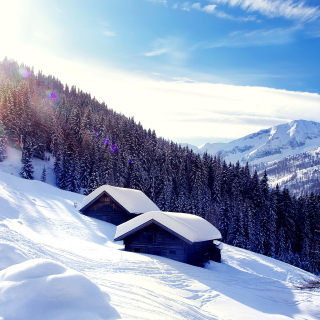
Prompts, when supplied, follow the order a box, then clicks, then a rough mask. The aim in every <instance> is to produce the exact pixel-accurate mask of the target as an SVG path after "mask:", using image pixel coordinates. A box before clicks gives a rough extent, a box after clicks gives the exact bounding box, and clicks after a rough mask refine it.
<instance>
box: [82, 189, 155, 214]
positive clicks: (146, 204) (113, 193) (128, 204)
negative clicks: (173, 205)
mask: <svg viewBox="0 0 320 320" xmlns="http://www.w3.org/2000/svg"><path fill="white" fill-rule="evenodd" d="M103 193H107V194H108V195H109V196H110V197H111V198H112V199H113V200H114V201H115V202H117V203H118V204H119V205H120V206H121V207H123V208H124V209H125V210H126V211H128V212H129V213H135V214H140V213H144V212H148V211H152V210H160V209H159V208H158V207H157V206H156V204H155V203H154V202H153V201H152V200H150V199H149V198H148V197H147V196H146V195H145V194H144V193H143V192H142V191H140V190H134V189H129V188H119V187H113V186H109V185H103V186H101V187H99V188H97V189H96V190H94V191H93V192H91V193H90V194H89V195H87V196H86V197H85V198H84V199H83V201H82V205H81V208H80V209H79V210H80V211H83V210H84V209H86V208H87V207H88V206H89V205H90V204H92V203H93V202H94V201H95V200H96V199H97V198H99V197H100V196H101V195H102V194H103Z"/></svg>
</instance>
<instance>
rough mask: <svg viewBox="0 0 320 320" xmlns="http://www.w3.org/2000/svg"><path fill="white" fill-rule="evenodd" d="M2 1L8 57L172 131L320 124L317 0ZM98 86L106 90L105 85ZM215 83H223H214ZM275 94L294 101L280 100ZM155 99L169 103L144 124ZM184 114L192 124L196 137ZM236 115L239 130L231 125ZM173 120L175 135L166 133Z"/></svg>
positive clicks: (219, 135) (187, 136)
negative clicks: (301, 122)
mask: <svg viewBox="0 0 320 320" xmlns="http://www.w3.org/2000/svg"><path fill="white" fill-rule="evenodd" d="M0 9H1V10H0V21H1V22H0V27H1V30H2V31H1V34H0V40H1V42H0V43H2V48H1V50H0V52H1V55H2V56H4V55H7V56H8V57H12V58H14V59H16V60H18V61H19V62H25V63H27V64H32V65H34V67H35V68H36V69H37V68H38V69H42V70H43V71H44V72H46V71H47V72H49V73H53V74H54V75H55V76H57V77H58V78H61V79H62V80H63V81H65V82H68V83H70V81H74V82H75V83H74V84H76V85H78V86H79V87H81V88H83V89H84V90H87V91H90V92H92V93H93V94H94V95H96V96H97V98H99V99H100V100H105V101H106V102H107V103H108V102H110V101H111V102H112V107H113V108H114V109H116V110H117V111H119V112H122V113H124V114H126V115H128V116H133V115H134V116H135V118H136V119H137V120H140V121H141V122H142V123H143V124H144V125H145V126H146V127H149V126H150V127H151V128H156V129H157V130H158V131H159V133H160V135H163V136H165V137H167V138H170V139H173V140H176V141H182V140H183V141H186V142H191V143H196V144H200V143H204V142H206V141H210V140H211V141H228V140H230V139H233V138H237V137H241V136H242V135H244V134H248V133H250V132H253V131H255V130H258V129H260V128H264V127H270V126H272V125H276V124H279V123H283V122H287V121H289V120H294V119H297V118H305V119H307V120H316V121H320V113H319V112H318V111H315V110H316V109H315V108H316V107H315V106H316V105H317V103H319V101H320V100H318V98H319V96H318V94H319V93H320V63H319V52H320V7H318V1H315V0H309V1H304V2H302V1H299V0H298V1H296V0H292V1H289V0H284V1H279V0H203V1H197V0H196V1H189V2H185V1H175V0H173V1H171V0H105V1H79V0H77V1H75V0H72V1H71V0H68V1H66V0H64V1H61V0H56V1H54V2H49V1H40V0H33V1H31V0H30V1H22V0H21V1H19V0H12V1H10V3H9V1H4V0H0ZM4 30H6V32H4ZM76 63H77V66H76V65H75V64H76ZM67 66H68V67H67ZM71 66H74V69H72V67H71ZM68 68H69V73H67V71H66V70H67V69H68ZM81 68H83V70H82V69H81ZM86 68H87V69H86ZM80 70H82V71H81V72H80ZM84 70H86V71H84ZM72 75H73V78H72ZM89 79H90V80H89ZM112 79H115V80H114V82H112ZM106 81H107V82H106ZM98 82H99V83H102V82H105V88H106V89H105V90H103V88H102V87H101V88H100V89H98V88H97V87H98V86H99V85H97V83H98ZM121 83H122V84H123V85H122V87H121ZM70 84H73V83H70ZM132 84H134V85H132ZM210 84H211V86H210ZM217 84H219V85H224V87H223V88H222V87H219V88H220V89H219V90H218V91H217V88H218V87H217V86H215V85H217ZM132 87H135V90H132ZM247 87H250V88H252V90H253V91H250V90H249V91H248V90H246V88H247ZM254 87H259V88H261V91H259V92H258V93H257V92H256V90H255V89H254ZM107 88H113V89H112V90H109V92H108V89H107ZM241 88H243V90H242V91H241V90H240V89H241ZM265 88H269V89H270V90H269V91H268V90H267V91H266V90H265ZM274 89H278V90H281V91H275V90H274ZM130 90H131V91H132V92H131V91H130ZM206 90H207V91H206ZM283 90H284V91H285V92H284V91H283ZM111 91H112V92H111ZM133 91H134V92H133ZM130 92H131V93H130ZM213 92H215V94H213ZM253 92H254V94H255V98H252V95H253ZM263 92H264V93H265V92H268V94H265V95H264V94H263ZM292 92H296V93H297V92H306V93H309V94H302V95H300V96H299V99H300V98H301V99H304V100H303V102H301V109H299V107H298V106H293V107H292V108H290V105H294V103H296V102H294V101H296V100H297V99H295V100H293V98H292V97H293V96H294V95H293V94H292ZM116 93H117V95H116ZM123 93H127V96H128V100H125V99H124V98H123ZM152 93H153V94H152ZM246 94H247V95H246ZM279 94H280V95H281V97H283V95H285V97H286V98H281V99H280V100H281V102H280V104H279V105H277V103H278V102H277V101H278V97H279ZM312 94H313V95H312ZM191 95H192V99H189V98H190V96H191ZM222 95H223V97H222ZM230 95H232V96H233V102H230ZM159 96H161V97H162V98H163V99H164V100H163V101H162V100H161V99H162V98H159ZM146 97H147V98H146ZM164 97H167V98H164ZM196 97H198V100H196V99H195V98H196ZM208 97H209V98H210V99H211V100H210V101H211V103H210V101H209V100H208ZM259 97H260V100H259ZM261 97H263V98H264V101H263V102H262V100H261V99H262V98H261ZM117 99H118V100H117ZM257 99H258V100H257ZM299 99H298V101H300V100H299ZM145 100H146V101H145ZM155 100H157V101H160V100H161V103H162V105H157V106H156V107H154V108H153V109H157V110H153V115H152V112H150V110H149V113H150V115H149V116H150V118H149V120H148V118H147V117H146V114H147V113H148V112H146V111H145V110H146V109H148V105H149V106H150V103H152V101H155ZM190 100H191V101H193V103H195V104H196V106H194V107H193V108H192V106H190V105H188V103H189V102H190ZM265 100H266V101H265ZM133 101H135V102H134V103H133ZM137 101H138V102H139V103H138V102H137ZM227 101H229V104H232V103H233V106H229V104H228V103H227ZM239 101H240V102H241V103H239ZM310 101H312V102H310ZM268 102H269V104H268ZM263 103H264V104H263ZM310 103H311V104H310ZM129 104H130V107H129V106H128V105H129ZM183 104H185V105H186V109H185V110H184V109H183V108H181V105H183ZM177 105H179V108H178V107H176V106H177ZM247 105H248V108H247V107H246V106H247ZM254 105H260V106H261V110H260V111H259V112H257V110H255V108H254ZM268 105H270V110H271V111H270V112H269V113H266V112H265V111H264V110H262V109H263V108H266V107H267V106H268ZM309 105H310V107H308V106H309ZM210 106H211V107H210ZM149 109H150V107H149ZM161 109H163V112H164V113H163V114H161V112H160V111H161ZM195 109H197V110H198V113H197V112H196V110H195ZM290 109H293V110H295V111H294V112H293V111H292V110H290ZM188 110H189V111H188ZM171 111H172V112H171ZM168 112H170V113H171V120H168V119H166V115H165V113H168ZM315 112H316V114H315ZM152 116H153V119H152ZM244 118H246V120H243V119H244ZM253 118H254V120H252V119H253ZM157 119H158V122H157ZM161 119H162V120H161ZM174 119H175V120H174ZM195 119H199V123H200V125H199V123H198V125H199V126H201V127H203V122H206V123H207V125H208V128H207V129H206V131H205V132H204V131H203V132H202V131H201V130H200V129H197V128H200V127H197V126H196V124H195V123H194V122H196V120H195ZM201 119H211V120H212V122H211V128H213V127H214V128H218V129H216V130H214V129H212V132H211V133H210V121H211V120H207V121H203V120H201ZM217 119H218V120H217ZM232 119H235V120H232ZM161 121H163V122H161ZM170 121H171V122H170ZM174 121H177V122H174ZM159 122H160V123H161V125H162V127H161V126H160V125H159V124H158V123H159ZM178 122H179V123H178ZM186 122H189V125H190V122H193V123H192V128H193V130H192V131H193V132H194V133H193V134H192V135H191V133H190V126H189V130H188V125H183V124H184V123H186ZM230 122H231V123H232V127H233V131H231V127H229V129H228V130H227V129H225V131H223V130H224V128H227V127H228V124H229V125H230ZM168 123H169V124H170V123H171V124H172V125H173V126H174V127H175V128H177V130H176V132H175V133H173V131H174V130H172V133H170V134H167V135H166V134H165V131H164V130H162V129H161V128H163V126H164V125H167V124H168ZM237 126H238V129H237V130H236V129H235V127H237ZM240 127H241V128H242V129H241V128H240Z"/></svg>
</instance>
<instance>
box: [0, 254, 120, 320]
mask: <svg viewBox="0 0 320 320" xmlns="http://www.w3.org/2000/svg"><path fill="white" fill-rule="evenodd" d="M0 301H1V302H2V303H1V305H0V314H1V316H2V317H3V319H15V320H19V319H23V320H25V319H33V320H37V319H39V320H43V319H70V320H71V319H77V320H81V319H83V320H87V319H90V320H100V319H101V320H102V319H120V318H121V317H120V315H119V314H118V312H117V311H116V310H115V309H114V308H113V307H111V306H110V304H109V302H110V297H109V295H108V294H107V293H105V292H102V291H101V290H100V288H99V287H98V286H97V285H96V284H94V283H93V282H91V280H89V279H88V278H86V277H85V276H84V275H82V274H81V273H78V272H76V271H74V270H72V269H69V268H66V267H64V266H63V265H61V264H59V263H57V262H54V261H50V260H45V259H34V260H29V261H26V262H23V263H20V264H17V265H14V266H11V267H9V268H7V269H5V270H3V271H1V272H0Z"/></svg>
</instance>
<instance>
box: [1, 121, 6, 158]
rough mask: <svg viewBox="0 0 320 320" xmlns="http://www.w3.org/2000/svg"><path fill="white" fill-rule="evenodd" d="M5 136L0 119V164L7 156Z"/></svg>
mask: <svg viewBox="0 0 320 320" xmlns="http://www.w3.org/2000/svg"><path fill="white" fill-rule="evenodd" d="M6 140H7V139H6V136H5V134H4V127H3V124H2V122H1V119H0V162H2V161H3V160H4V159H5V158H6V156H7V143H6Z"/></svg>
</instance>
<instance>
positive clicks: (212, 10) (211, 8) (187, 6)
mask: <svg viewBox="0 0 320 320" xmlns="http://www.w3.org/2000/svg"><path fill="white" fill-rule="evenodd" d="M172 8H173V9H181V10H184V11H191V10H198V11H202V12H205V13H209V14H214V15H215V16H216V17H218V18H222V19H228V20H234V21H239V22H245V21H255V20H256V17H255V16H252V15H250V16H247V17H235V16H232V15H230V14H227V13H225V12H223V11H221V10H218V9H217V5H216V4H209V5H206V6H202V5H201V3H200V2H195V3H193V4H191V3H190V2H184V3H182V4H180V5H179V4H178V3H175V4H174V5H173V7H172Z"/></svg>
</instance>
